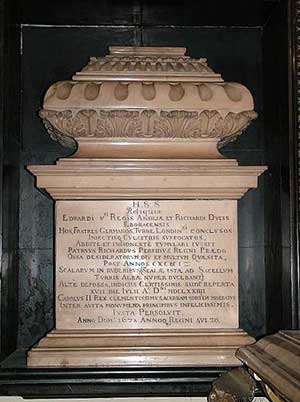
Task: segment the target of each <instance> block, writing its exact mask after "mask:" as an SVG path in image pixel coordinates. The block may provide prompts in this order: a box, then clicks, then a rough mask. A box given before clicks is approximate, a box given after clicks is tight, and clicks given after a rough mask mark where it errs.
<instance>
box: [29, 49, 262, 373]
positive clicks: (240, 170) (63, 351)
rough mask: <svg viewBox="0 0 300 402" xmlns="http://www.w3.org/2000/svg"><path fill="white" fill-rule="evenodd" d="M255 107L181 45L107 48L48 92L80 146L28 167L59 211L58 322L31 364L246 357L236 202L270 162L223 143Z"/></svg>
mask: <svg viewBox="0 0 300 402" xmlns="http://www.w3.org/2000/svg"><path fill="white" fill-rule="evenodd" d="M253 109H254V105H253V98H252V96H251V93H250V92H249V90H248V89H247V88H246V87H244V86H243V85H241V84H237V83H226V82H224V80H223V79H222V77H221V75H220V74H216V73H214V72H213V71H212V70H211V68H210V67H209V66H208V64H207V61H206V59H192V58H190V57H188V56H186V55H185V49H184V48H163V47H111V48H110V53H109V55H107V56H105V57H100V58H94V57H92V58H91V59H90V61H89V63H88V65H87V66H86V67H84V68H83V70H82V71H80V72H78V73H76V74H75V75H74V77H73V78H72V80H71V81H64V82H57V83H55V84H54V85H52V86H51V87H50V88H49V90H48V91H47V93H46V96H45V99H44V105H43V110H42V111H41V112H40V116H41V118H42V119H43V121H44V124H45V126H46V128H47V130H48V132H49V133H50V135H51V137H52V138H53V139H55V140H58V141H59V142H60V143H62V144H64V145H65V146H68V147H70V148H72V150H73V154H72V156H71V157H68V158H64V159H60V160H58V161H57V163H56V165H53V166H52V165H51V166H45V165H44V166H29V167H28V169H29V171H30V172H31V173H32V174H34V175H35V176H36V185H37V187H38V188H41V189H44V190H46V191H47V193H48V194H49V195H50V197H52V198H53V199H54V200H55V211H56V212H55V228H56V235H55V295H56V296H55V298H56V301H55V309H56V313H55V328H54V329H53V330H52V331H50V333H48V334H47V335H46V336H45V337H44V338H42V339H41V340H40V341H39V342H38V344H37V345H35V346H34V347H33V348H32V349H31V350H30V351H29V352H28V365H29V366H30V367H63V366H66V367H79V366H99V367H101V366H102V367H114V366H123V367H124V366H210V365H216V366H222V365H223V366H234V365H239V364H240V362H239V361H238V360H237V359H236V357H235V351H236V350H237V348H239V347H241V346H243V345H247V344H250V343H252V342H254V339H253V338H251V337H250V336H249V335H248V334H247V333H246V332H245V331H243V330H242V329H240V328H239V311H238V304H239V300H238V299H239V297H238V248H237V246H238V234H237V200H238V199H240V198H241V197H242V196H243V195H244V194H245V192H247V191H248V190H249V189H250V188H254V187H256V186H257V178H258V176H259V175H260V174H261V173H262V172H263V171H264V170H265V167H261V166H239V165H238V163H237V161H236V160H233V159H225V158H224V157H223V156H222V154H221V153H220V152H219V148H220V146H222V145H223V144H225V143H226V142H228V141H232V140H234V139H235V138H236V137H237V136H238V135H240V134H241V133H242V132H243V131H244V130H245V129H246V127H247V126H248V125H249V124H250V123H251V121H252V120H253V119H254V118H256V113H255V112H254V110H253Z"/></svg>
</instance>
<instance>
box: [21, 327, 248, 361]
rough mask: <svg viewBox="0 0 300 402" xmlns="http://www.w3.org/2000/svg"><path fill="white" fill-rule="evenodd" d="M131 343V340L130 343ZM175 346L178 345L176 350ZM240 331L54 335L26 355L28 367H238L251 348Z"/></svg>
mask: <svg viewBox="0 0 300 402" xmlns="http://www.w3.org/2000/svg"><path fill="white" fill-rule="evenodd" d="M129 338H131V340H130V339H129ZM174 341H175V342H176V344H175V345H174ZM253 342H254V339H253V338H251V337H249V336H248V335H247V334H246V333H245V332H244V331H242V330H239V329H237V330H212V331H208V330H203V331H180V330H177V331H176V333H175V332H173V333H172V332H170V331H165V333H163V332H162V331H161V332H152V333H151V331H147V332H144V333H140V334H137V333H134V334H130V333H127V334H124V333H122V331H121V332H119V333H117V332H112V331H107V332H106V334H105V332H100V331H93V332H91V331H78V332H76V331H57V330H54V331H52V332H50V333H49V334H48V335H47V337H45V338H43V339H42V340H41V341H40V343H39V344H38V345H37V346H35V347H34V348H33V349H32V350H31V351H29V352H28V365H29V367H82V366H85V367H88V366H91V367H137V366H154V367H188V366H204V367H209V366H239V365H241V362H240V361H239V360H238V359H237V358H236V357H235V352H236V350H237V349H238V348H239V347H240V346H242V345H247V344H250V343H253Z"/></svg>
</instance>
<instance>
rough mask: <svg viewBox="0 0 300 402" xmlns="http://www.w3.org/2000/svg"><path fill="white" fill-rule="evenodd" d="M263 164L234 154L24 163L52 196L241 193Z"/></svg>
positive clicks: (171, 196) (218, 196)
mask: <svg viewBox="0 0 300 402" xmlns="http://www.w3.org/2000/svg"><path fill="white" fill-rule="evenodd" d="M265 169H266V167H265V166H237V164H236V161H234V160H214V161H208V160H184V159H183V160H182V159H179V160H174V161H169V160H161V159H160V160H155V159H154V160H147V159H146V160H132V159H130V160H122V159H111V160H107V159H106V160H100V159H95V160H90V159H83V160H80V161H79V160H77V161H76V160H74V159H73V160H70V161H69V160H65V159H63V160H59V161H58V163H57V165H56V166H47V165H44V166H34V165H32V166H28V170H29V171H30V172H31V173H33V174H34V175H35V176H36V178H37V183H36V184H37V187H39V188H44V189H45V190H46V191H47V192H48V193H49V194H50V195H51V197H53V198H54V199H57V200H68V199H78V200H84V199H96V200H101V199H141V198H143V199H180V198H183V199H195V198H202V199H220V200H223V199H240V198H241V197H242V196H243V195H244V194H245V193H246V191H248V190H249V188H254V187H257V178H258V176H259V175H260V174H261V173H263V172H264V171H265Z"/></svg>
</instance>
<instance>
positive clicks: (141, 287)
mask: <svg viewBox="0 0 300 402" xmlns="http://www.w3.org/2000/svg"><path fill="white" fill-rule="evenodd" d="M236 221H237V217H236V201H205V200H193V201H192V200H178V201H175V200H172V201H157V200H151V201H141V200H140V201H59V202H57V205H56V327H57V329H149V328H156V329H157V328H158V329H166V328H167V329H177V328H193V329H200V328H206V329H207V328H218V329H220V328H238V280H237V275H238V273H237V228H236V224H237V222H236Z"/></svg>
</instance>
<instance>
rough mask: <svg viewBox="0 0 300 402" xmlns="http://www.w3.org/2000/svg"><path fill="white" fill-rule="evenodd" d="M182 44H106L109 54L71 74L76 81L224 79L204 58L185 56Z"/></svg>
mask: <svg viewBox="0 0 300 402" xmlns="http://www.w3.org/2000/svg"><path fill="white" fill-rule="evenodd" d="M185 53H186V48H184V47H117V46H111V47H109V55H106V56H105V57H91V58H90V61H89V63H88V64H87V65H86V66H85V67H84V68H83V69H82V70H81V71H80V72H78V73H76V74H75V76H73V79H74V80H76V81H83V80H101V81H116V80H125V79H126V80H128V81H140V80H145V79H148V80H154V81H168V82H172V81H178V80H179V81H181V82H184V81H192V82H204V81H205V82H223V79H222V77H221V75H220V74H216V73H215V72H214V71H213V70H212V69H211V68H210V67H209V66H208V64H207V60H206V59H205V58H200V59H193V58H191V57H189V56H186V55H185Z"/></svg>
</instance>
